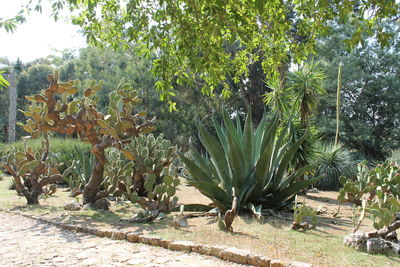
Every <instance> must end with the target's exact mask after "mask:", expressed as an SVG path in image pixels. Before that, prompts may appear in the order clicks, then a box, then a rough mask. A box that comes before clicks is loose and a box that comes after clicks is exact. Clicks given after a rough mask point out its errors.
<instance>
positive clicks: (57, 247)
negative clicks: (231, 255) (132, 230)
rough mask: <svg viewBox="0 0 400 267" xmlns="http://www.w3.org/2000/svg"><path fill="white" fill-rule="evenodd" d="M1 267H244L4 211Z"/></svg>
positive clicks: (0, 220)
mask: <svg viewBox="0 0 400 267" xmlns="http://www.w3.org/2000/svg"><path fill="white" fill-rule="evenodd" d="M0 266H148V267H150V266H215V267H217V266H243V265H239V264H233V263H227V262H224V261H221V260H218V259H216V258H214V257H207V256H202V255H198V254H195V253H190V254H188V253H182V252H175V251H170V250H166V249H163V248H158V247H152V246H147V245H143V244H132V243H128V242H126V241H117V240H110V239H103V238H99V237H96V236H91V235H86V234H80V233H73V232H68V231H64V230H61V229H58V228H56V227H54V226H50V225H47V224H44V223H40V222H38V221H35V220H31V219H28V218H25V217H22V216H19V215H11V214H8V213H5V212H1V211H0Z"/></svg>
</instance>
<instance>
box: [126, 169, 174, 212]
mask: <svg viewBox="0 0 400 267" xmlns="http://www.w3.org/2000/svg"><path fill="white" fill-rule="evenodd" d="M161 177H162V182H161V183H157V177H156V175H155V174H154V173H150V174H148V175H146V179H145V180H146V181H145V183H144V187H145V190H146V192H147V195H146V196H145V197H140V196H139V195H138V193H137V191H133V190H132V189H133V188H131V189H130V190H127V196H128V197H129V199H130V201H131V202H132V203H138V204H139V205H140V206H141V207H142V208H144V209H146V210H150V211H154V210H157V211H158V212H163V213H169V212H170V211H172V209H173V208H174V207H175V206H176V203H177V202H178V197H177V196H175V194H176V188H177V186H178V185H179V183H180V181H179V178H178V175H177V172H176V169H175V168H174V167H173V166H170V167H164V169H163V170H162V172H161ZM129 192H131V194H130V195H129Z"/></svg>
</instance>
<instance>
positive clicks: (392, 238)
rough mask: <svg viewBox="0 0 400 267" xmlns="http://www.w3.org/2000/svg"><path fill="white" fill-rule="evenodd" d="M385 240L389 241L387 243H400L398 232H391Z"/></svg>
mask: <svg viewBox="0 0 400 267" xmlns="http://www.w3.org/2000/svg"><path fill="white" fill-rule="evenodd" d="M384 239H385V240H387V241H390V242H394V243H397V242H398V241H399V240H398V239H397V233H396V231H393V232H390V233H389V234H388V235H387V236H385V238H384Z"/></svg>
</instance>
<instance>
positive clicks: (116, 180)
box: [102, 149, 133, 197]
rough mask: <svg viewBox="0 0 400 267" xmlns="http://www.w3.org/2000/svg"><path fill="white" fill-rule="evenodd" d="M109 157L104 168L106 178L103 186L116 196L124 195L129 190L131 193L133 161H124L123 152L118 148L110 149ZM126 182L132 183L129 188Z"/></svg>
mask: <svg viewBox="0 0 400 267" xmlns="http://www.w3.org/2000/svg"><path fill="white" fill-rule="evenodd" d="M107 158H108V161H109V162H108V163H107V165H106V168H105V170H104V176H105V179H104V182H103V184H102V187H103V188H104V189H105V190H108V191H109V192H111V193H112V194H113V196H116V197H120V196H122V195H124V193H125V192H129V195H130V194H131V193H132V192H131V191H130V190H131V184H132V182H131V174H132V169H133V162H132V161H129V162H126V161H124V159H123V158H122V156H121V153H120V152H119V151H118V150H116V149H110V151H109V152H108V154H107ZM126 183H130V186H129V188H127V187H126V186H125V184H126Z"/></svg>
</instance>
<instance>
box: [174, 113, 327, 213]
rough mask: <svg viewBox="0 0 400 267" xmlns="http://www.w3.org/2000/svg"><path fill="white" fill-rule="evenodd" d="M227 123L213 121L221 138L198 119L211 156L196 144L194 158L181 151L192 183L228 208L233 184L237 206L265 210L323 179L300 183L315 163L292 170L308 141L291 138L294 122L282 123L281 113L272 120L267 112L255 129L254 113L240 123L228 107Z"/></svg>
mask: <svg viewBox="0 0 400 267" xmlns="http://www.w3.org/2000/svg"><path fill="white" fill-rule="evenodd" d="M222 112H223V121H224V125H220V124H219V123H217V122H216V121H214V127H215V130H216V132H217V135H218V138H216V137H214V136H213V135H211V134H210V132H209V131H207V130H206V128H205V127H204V126H203V124H202V123H201V122H200V121H199V120H197V122H196V123H197V129H198V132H199V138H200V141H201V143H202V144H203V146H204V148H205V149H206V150H207V154H205V155H202V154H200V153H199V152H198V151H197V150H196V149H195V148H194V147H192V156H193V158H192V159H189V158H187V157H185V156H184V155H183V154H182V153H180V157H181V159H182V161H183V162H184V163H185V165H186V168H187V170H188V172H189V173H188V174H185V178H186V180H187V182H188V184H190V185H193V186H194V187H196V188H197V189H198V190H199V191H200V192H201V193H202V194H204V195H205V196H207V197H208V198H210V199H211V200H212V201H213V202H214V203H215V205H216V206H217V207H218V208H219V209H221V210H222V211H225V210H227V209H229V208H230V206H231V205H232V188H234V189H235V192H236V196H237V201H238V209H239V210H243V209H244V208H245V207H246V206H247V204H248V203H252V204H253V205H254V206H258V205H262V207H263V208H274V209H279V208H282V207H284V206H285V205H286V204H288V203H290V202H291V201H292V200H293V198H294V196H295V195H296V194H297V193H298V192H299V191H300V190H302V189H303V188H306V187H308V186H309V185H311V184H313V183H315V182H316V181H318V179H319V178H313V179H310V180H305V181H297V180H298V179H297V178H298V177H299V176H300V175H302V174H304V173H305V172H307V171H308V170H310V169H311V168H312V166H311V165H308V166H306V167H303V168H301V169H299V170H291V171H290V172H288V166H289V163H290V162H291V160H292V158H293V155H294V154H295V153H296V151H297V149H298V148H299V146H300V145H301V143H302V142H303V140H304V137H302V138H300V139H299V140H297V141H296V142H292V141H291V140H290V139H289V140H288V132H289V130H290V127H291V123H287V126H286V127H285V128H284V129H280V127H279V115H278V114H275V115H274V116H273V118H272V120H271V121H270V122H269V123H267V119H266V117H265V116H264V117H263V119H262V120H261V122H260V124H259V125H258V127H257V129H256V130H255V131H254V130H253V124H252V118H251V114H250V113H249V114H248V115H247V118H246V121H245V125H244V128H243V129H242V126H241V124H240V121H239V120H237V123H236V126H235V123H234V122H233V121H232V120H231V119H230V118H229V115H228V113H227V112H226V111H225V110H223V111H222Z"/></svg>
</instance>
